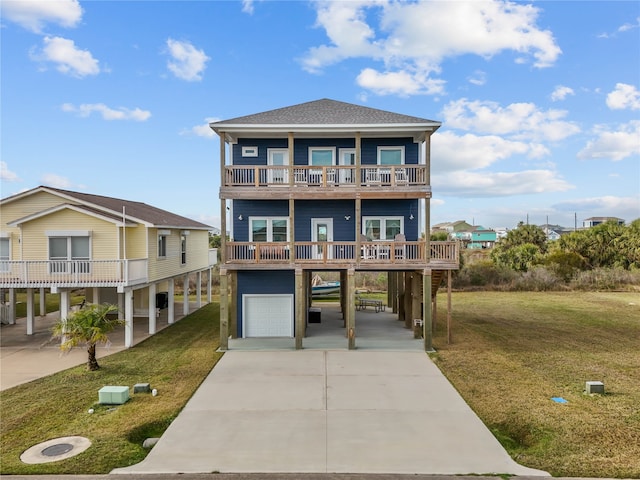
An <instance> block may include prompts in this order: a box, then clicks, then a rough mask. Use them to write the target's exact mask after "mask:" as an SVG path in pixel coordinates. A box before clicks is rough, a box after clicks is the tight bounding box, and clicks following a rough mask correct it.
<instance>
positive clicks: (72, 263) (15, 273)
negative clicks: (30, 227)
mask: <svg viewBox="0 0 640 480" xmlns="http://www.w3.org/2000/svg"><path fill="white" fill-rule="evenodd" d="M147 278H148V261H147V259H146V258H141V259H133V260H24V261H6V260H3V261H0V286H2V287H3V288H29V287H36V288H37V287H49V286H53V285H55V286H60V287H74V286H94V287H100V286H105V287H107V286H127V285H136V284H139V283H144V282H145V281H147Z"/></svg>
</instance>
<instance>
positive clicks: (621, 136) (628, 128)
mask: <svg viewBox="0 0 640 480" xmlns="http://www.w3.org/2000/svg"><path fill="white" fill-rule="evenodd" d="M593 133H594V134H595V135H596V138H594V139H593V140H589V141H588V142H587V145H586V146H585V147H584V148H583V149H582V150H580V151H579V152H578V158H579V159H581V160H587V159H608V160H613V161H614V162H616V161H619V160H623V159H625V158H627V157H630V156H632V155H640V120H632V121H630V122H629V123H626V124H622V125H620V126H619V127H618V129H617V130H615V131H611V130H609V128H608V127H607V126H603V125H598V126H596V127H595V128H594V132H593Z"/></svg>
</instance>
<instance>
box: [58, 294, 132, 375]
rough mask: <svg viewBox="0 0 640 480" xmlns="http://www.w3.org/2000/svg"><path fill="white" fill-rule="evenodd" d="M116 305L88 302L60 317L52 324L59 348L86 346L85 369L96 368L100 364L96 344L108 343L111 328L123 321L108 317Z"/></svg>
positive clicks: (114, 311) (68, 348)
mask: <svg viewBox="0 0 640 480" xmlns="http://www.w3.org/2000/svg"><path fill="white" fill-rule="evenodd" d="M117 311H118V307H117V306H116V305H110V304H108V303H104V304H102V305H96V304H88V305H86V306H85V307H83V308H81V309H80V310H78V311H77V312H73V313H72V314H71V315H69V317H68V318H65V319H60V320H58V322H57V323H56V324H55V325H54V326H53V329H52V331H53V338H60V339H62V342H61V343H60V349H61V350H63V351H69V350H71V349H72V348H73V347H77V346H78V345H86V347H87V354H88V357H89V358H88V360H87V369H88V370H91V371H93V370H98V369H99V368H100V365H98V361H97V360H96V344H97V343H108V342H109V337H108V336H107V334H109V333H111V332H112V331H113V329H114V328H115V327H116V326H118V325H122V324H123V323H124V320H120V319H118V318H117V317H116V318H113V317H109V315H111V314H113V313H116V312H117Z"/></svg>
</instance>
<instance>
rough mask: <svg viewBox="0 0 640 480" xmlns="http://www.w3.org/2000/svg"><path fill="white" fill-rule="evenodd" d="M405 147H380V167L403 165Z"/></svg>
mask: <svg viewBox="0 0 640 480" xmlns="http://www.w3.org/2000/svg"><path fill="white" fill-rule="evenodd" d="M403 164H404V146H397V147H378V165H403Z"/></svg>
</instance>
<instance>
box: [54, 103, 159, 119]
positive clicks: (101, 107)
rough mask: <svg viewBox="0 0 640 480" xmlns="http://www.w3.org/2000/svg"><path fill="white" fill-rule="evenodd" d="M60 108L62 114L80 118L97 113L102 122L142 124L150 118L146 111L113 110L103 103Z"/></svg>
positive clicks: (121, 108) (136, 109)
mask: <svg viewBox="0 0 640 480" xmlns="http://www.w3.org/2000/svg"><path fill="white" fill-rule="evenodd" d="M61 108H62V111H63V112H70V113H76V114H78V116H80V117H88V116H89V115H91V114H92V113H93V112H97V113H99V114H100V115H102V118H103V119H104V120H135V121H136V122H144V121H146V120H148V119H149V118H150V117H151V112H149V111H148V110H141V109H139V108H134V109H133V110H131V109H128V108H125V107H118V108H117V109H114V108H110V107H108V106H106V105H105V104H104V103H83V104H81V105H78V106H75V105H73V104H71V103H65V104H63V105H62V107H61Z"/></svg>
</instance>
